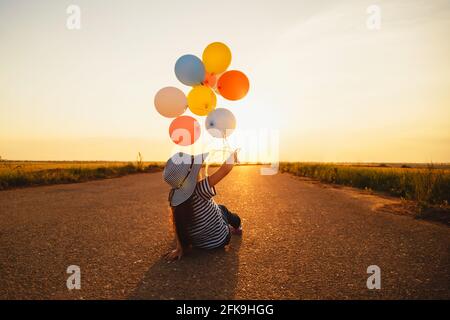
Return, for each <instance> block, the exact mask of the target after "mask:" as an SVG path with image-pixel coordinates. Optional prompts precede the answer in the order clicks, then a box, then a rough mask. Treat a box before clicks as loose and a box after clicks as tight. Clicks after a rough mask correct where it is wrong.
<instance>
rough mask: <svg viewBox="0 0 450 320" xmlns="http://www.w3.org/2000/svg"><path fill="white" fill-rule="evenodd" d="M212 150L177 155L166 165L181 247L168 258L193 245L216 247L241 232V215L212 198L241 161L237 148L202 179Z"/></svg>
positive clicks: (165, 176) (173, 212) (208, 247)
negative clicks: (205, 164) (214, 170)
mask: <svg viewBox="0 0 450 320" xmlns="http://www.w3.org/2000/svg"><path fill="white" fill-rule="evenodd" d="M207 156H208V153H205V154H200V155H196V156H193V155H188V154H186V153H183V152H180V153H176V154H175V155H173V156H172V157H171V158H170V159H169V160H168V161H167V164H166V166H165V168H164V180H165V181H166V182H167V183H168V184H169V185H170V186H171V187H172V189H171V190H170V193H169V204H170V208H171V211H172V221H173V225H174V229H175V237H176V244H177V247H176V249H175V250H173V251H171V252H169V253H168V254H167V259H169V260H176V259H178V260H179V259H181V257H182V256H183V253H185V251H186V249H188V248H189V247H190V246H192V247H196V248H202V249H214V248H220V247H223V246H225V245H227V244H228V243H229V242H230V238H231V233H234V234H241V233H242V227H241V219H240V218H239V216H238V215H236V214H234V213H232V212H230V211H229V210H228V209H227V208H226V207H225V206H223V205H217V204H216V203H215V202H214V200H213V199H212V197H213V196H215V195H216V190H215V188H214V186H215V185H216V184H217V183H219V182H220V181H221V180H222V179H223V178H224V177H225V176H226V175H227V174H228V173H230V171H231V170H232V169H233V166H234V164H235V163H237V161H238V160H237V151H235V152H233V154H232V155H231V156H230V157H229V159H228V160H227V161H225V162H224V163H223V164H222V165H221V167H220V168H219V169H218V170H217V171H216V172H214V173H213V174H212V175H210V176H208V177H206V178H204V179H201V178H200V175H199V173H200V170H201V168H202V166H203V162H204V160H205V159H206V157H207Z"/></svg>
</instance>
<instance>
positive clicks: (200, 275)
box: [128, 236, 242, 299]
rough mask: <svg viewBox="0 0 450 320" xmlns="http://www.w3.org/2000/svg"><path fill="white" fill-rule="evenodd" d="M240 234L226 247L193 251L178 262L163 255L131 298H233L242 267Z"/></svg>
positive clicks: (146, 274)
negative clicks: (171, 260) (166, 259)
mask: <svg viewBox="0 0 450 320" xmlns="http://www.w3.org/2000/svg"><path fill="white" fill-rule="evenodd" d="M241 242H242V238H241V237H234V236H233V237H232V239H231V243H230V245H229V246H228V247H227V248H226V249H217V250H208V251H206V250H193V251H192V252H190V253H189V255H187V256H185V257H183V259H182V260H180V261H177V262H172V263H168V262H167V261H165V260H164V258H161V259H160V260H158V261H157V262H155V264H154V265H152V266H151V267H150V268H149V269H148V271H147V272H146V273H145V276H144V278H143V279H142V280H141V282H140V283H139V284H138V286H137V287H136V289H135V290H134V292H133V293H132V294H131V295H130V296H129V297H128V299H232V298H233V297H234V294H235V289H236V285H237V280H238V279H237V277H238V270H239V248H240V245H241Z"/></svg>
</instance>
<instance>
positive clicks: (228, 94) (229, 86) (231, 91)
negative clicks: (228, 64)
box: [217, 70, 250, 100]
mask: <svg viewBox="0 0 450 320" xmlns="http://www.w3.org/2000/svg"><path fill="white" fill-rule="evenodd" d="M249 87H250V82H249V81H248V78H247V76H246V75H245V74H244V73H242V72H240V71H237V70H231V71H227V72H225V73H224V74H223V75H222V76H221V77H220V78H219V81H218V82H217V89H218V90H219V92H220V94H221V95H222V97H224V98H225V99H228V100H239V99H242V98H243V97H245V95H246V94H247V92H248V90H249Z"/></svg>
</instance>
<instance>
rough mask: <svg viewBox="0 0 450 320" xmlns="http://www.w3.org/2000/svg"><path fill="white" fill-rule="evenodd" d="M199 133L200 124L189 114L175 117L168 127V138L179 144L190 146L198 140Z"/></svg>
mask: <svg viewBox="0 0 450 320" xmlns="http://www.w3.org/2000/svg"><path fill="white" fill-rule="evenodd" d="M200 133H201V129H200V124H199V123H198V121H197V120H195V119H194V118H192V117H190V116H180V117H178V118H175V119H174V120H173V121H172V123H171V124H170V127H169V135H170V139H172V141H173V142H174V143H176V144H178V145H180V146H190V145H191V144H193V143H194V142H195V141H197V140H198V138H199V137H200Z"/></svg>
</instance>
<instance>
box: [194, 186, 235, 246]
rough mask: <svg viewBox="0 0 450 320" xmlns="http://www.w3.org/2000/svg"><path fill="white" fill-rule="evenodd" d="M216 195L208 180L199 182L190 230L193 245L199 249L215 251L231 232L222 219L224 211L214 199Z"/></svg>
mask: <svg viewBox="0 0 450 320" xmlns="http://www.w3.org/2000/svg"><path fill="white" fill-rule="evenodd" d="M215 195H216V190H215V188H214V187H210V185H209V181H208V178H206V179H203V180H201V181H199V182H197V185H196V186H195V191H194V194H193V195H192V207H193V211H194V213H193V217H192V224H191V226H190V228H189V235H190V236H191V241H192V245H193V246H194V247H197V248H203V249H213V248H217V247H220V246H222V245H223V244H224V242H225V240H226V239H227V237H228V234H229V232H230V230H229V228H228V224H227V223H226V222H225V220H224V219H223V217H222V211H221V210H220V208H219V206H218V205H217V204H216V203H215V202H214V200H213V199H212V197H213V196H215Z"/></svg>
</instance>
